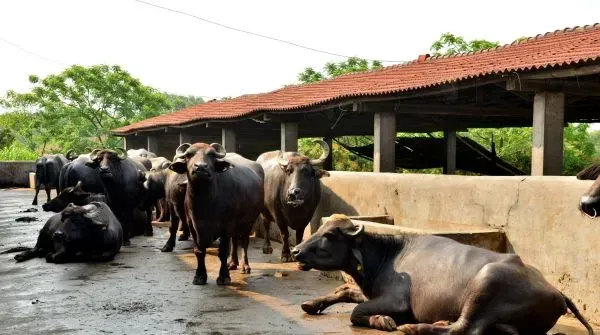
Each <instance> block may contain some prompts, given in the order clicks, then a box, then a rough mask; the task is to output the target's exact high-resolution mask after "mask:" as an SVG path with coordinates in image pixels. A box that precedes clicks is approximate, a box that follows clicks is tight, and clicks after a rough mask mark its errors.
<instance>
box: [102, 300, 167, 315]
mask: <svg viewBox="0 0 600 335" xmlns="http://www.w3.org/2000/svg"><path fill="white" fill-rule="evenodd" d="M156 308H157V306H156V305H155V304H153V303H150V302H143V301H134V302H128V303H122V304H113V303H112V302H107V303H105V304H104V305H102V309H103V310H105V311H116V312H117V313H139V312H149V311H153V310H155V309H156Z"/></svg>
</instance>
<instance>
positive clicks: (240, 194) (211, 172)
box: [170, 143, 264, 285]
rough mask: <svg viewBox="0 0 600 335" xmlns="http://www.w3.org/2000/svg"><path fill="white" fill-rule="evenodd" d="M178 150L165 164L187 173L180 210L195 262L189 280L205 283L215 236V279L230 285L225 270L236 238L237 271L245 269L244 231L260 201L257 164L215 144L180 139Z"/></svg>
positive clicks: (261, 192)
mask: <svg viewBox="0 0 600 335" xmlns="http://www.w3.org/2000/svg"><path fill="white" fill-rule="evenodd" d="M177 151H179V152H181V154H178V155H176V156H175V159H174V161H173V163H172V164H171V166H170V169H171V170H173V171H175V172H177V173H179V174H186V175H187V179H188V184H187V188H186V196H185V210H186V216H187V218H188V220H190V221H189V224H190V231H191V233H192V236H193V238H194V242H195V246H196V248H195V249H194V253H195V254H196V259H197V261H198V267H197V269H196V275H195V276H194V281H193V283H194V284H196V285H204V284H206V281H207V274H206V264H205V257H206V248H207V247H208V246H209V244H210V242H211V241H212V240H213V238H214V237H216V236H219V237H221V242H220V243H219V259H220V261H221V267H220V269H219V276H218V277H217V284H219V285H229V284H230V283H231V277H230V275H229V269H230V267H231V268H232V269H233V268H236V267H237V266H238V264H237V261H238V260H237V247H236V246H237V241H238V240H239V241H241V244H242V249H243V263H242V266H241V271H242V272H243V273H249V272H250V266H249V265H248V243H249V235H250V231H251V229H252V225H253V223H254V222H255V221H256V219H257V218H258V216H259V214H260V212H261V210H262V207H263V201H264V186H263V183H264V173H263V170H262V167H261V166H260V165H259V164H258V163H256V162H254V161H251V160H248V159H245V158H244V157H242V156H240V155H231V157H228V158H227V160H225V159H224V158H225V154H226V152H225V148H223V146H221V145H220V144H218V143H212V144H210V145H209V144H206V143H195V144H193V145H191V144H189V143H185V144H182V145H181V146H179V148H177ZM230 239H232V240H233V249H232V261H231V263H230V264H227V258H228V257H227V256H228V255H229V240H230Z"/></svg>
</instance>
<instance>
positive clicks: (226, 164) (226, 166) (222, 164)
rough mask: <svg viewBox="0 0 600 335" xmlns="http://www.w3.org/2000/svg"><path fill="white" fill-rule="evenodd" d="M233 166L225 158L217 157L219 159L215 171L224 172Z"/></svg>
mask: <svg viewBox="0 0 600 335" xmlns="http://www.w3.org/2000/svg"><path fill="white" fill-rule="evenodd" d="M231 167H232V166H231V164H229V162H226V161H224V160H220V159H217V161H216V162H215V172H219V173H220V172H224V171H226V170H227V169H229V168H231Z"/></svg>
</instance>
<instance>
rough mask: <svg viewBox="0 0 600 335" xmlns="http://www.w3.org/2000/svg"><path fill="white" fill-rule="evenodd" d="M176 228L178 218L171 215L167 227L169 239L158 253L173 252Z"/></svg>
mask: <svg viewBox="0 0 600 335" xmlns="http://www.w3.org/2000/svg"><path fill="white" fill-rule="evenodd" d="M183 224H185V223H183ZM177 228H179V217H178V216H177V215H171V224H170V225H169V239H168V240H167V242H166V243H165V246H164V247H162V249H160V251H162V252H171V251H173V248H175V236H177Z"/></svg>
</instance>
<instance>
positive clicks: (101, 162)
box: [85, 148, 127, 179]
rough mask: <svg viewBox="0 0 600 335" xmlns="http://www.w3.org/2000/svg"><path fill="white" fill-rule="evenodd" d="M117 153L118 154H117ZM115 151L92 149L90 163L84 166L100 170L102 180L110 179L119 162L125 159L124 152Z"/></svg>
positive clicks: (119, 149)
mask: <svg viewBox="0 0 600 335" xmlns="http://www.w3.org/2000/svg"><path fill="white" fill-rule="evenodd" d="M117 151H119V152H117ZM117 151H114V150H110V149H94V150H93V151H92V152H91V153H90V161H88V162H86V163H85V164H86V165H87V166H89V167H92V168H94V169H99V170H100V176H101V177H102V178H104V179H112V178H113V177H114V176H113V173H114V172H116V171H113V170H114V169H115V167H116V166H118V164H119V162H120V161H121V160H123V159H125V158H127V154H126V153H125V150H123V149H121V148H118V149H117Z"/></svg>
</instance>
